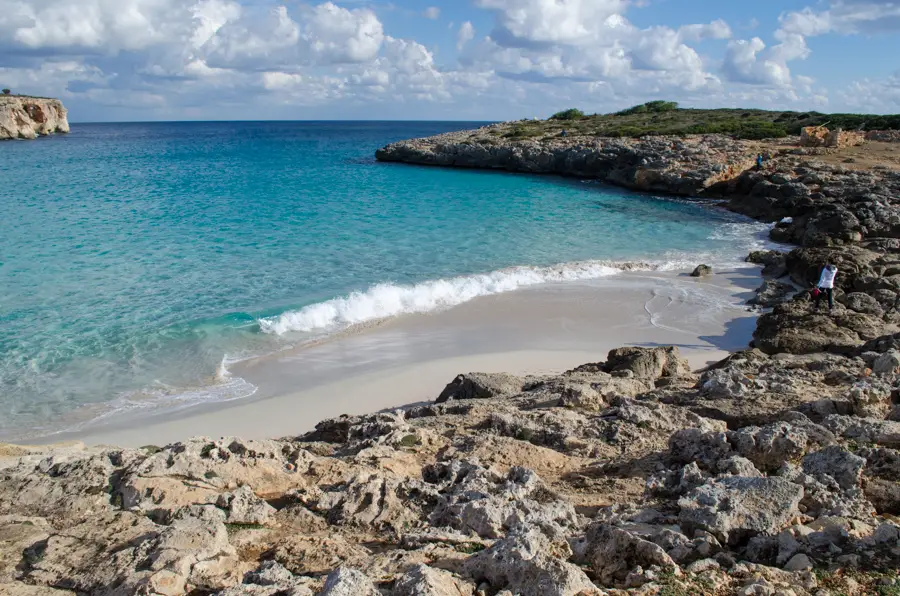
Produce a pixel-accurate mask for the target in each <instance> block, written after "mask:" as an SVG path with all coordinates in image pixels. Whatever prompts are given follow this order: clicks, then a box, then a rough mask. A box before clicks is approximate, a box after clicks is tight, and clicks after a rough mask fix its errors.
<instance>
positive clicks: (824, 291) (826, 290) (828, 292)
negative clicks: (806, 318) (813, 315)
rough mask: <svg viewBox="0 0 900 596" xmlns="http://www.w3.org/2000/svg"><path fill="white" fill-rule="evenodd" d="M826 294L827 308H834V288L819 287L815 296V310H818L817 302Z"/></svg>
mask: <svg viewBox="0 0 900 596" xmlns="http://www.w3.org/2000/svg"><path fill="white" fill-rule="evenodd" d="M826 295H827V296H828V308H829V310H830V309H832V308H834V290H833V289H832V288H819V295H818V296H816V310H819V304H820V303H821V302H822V298H824V297H825V296H826Z"/></svg>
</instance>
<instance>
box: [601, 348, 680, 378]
mask: <svg viewBox="0 0 900 596" xmlns="http://www.w3.org/2000/svg"><path fill="white" fill-rule="evenodd" d="M606 367H607V371H608V372H618V371H623V370H630V371H632V372H633V373H634V375H635V376H636V377H638V378H647V379H652V380H656V379H660V378H669V377H681V376H685V375H689V374H690V372H691V367H690V364H688V362H687V360H686V359H684V358H682V357H681V352H679V350H678V348H677V347H674V346H668V347H661V348H617V349H615V350H611V351H610V352H609V355H608V356H607V359H606Z"/></svg>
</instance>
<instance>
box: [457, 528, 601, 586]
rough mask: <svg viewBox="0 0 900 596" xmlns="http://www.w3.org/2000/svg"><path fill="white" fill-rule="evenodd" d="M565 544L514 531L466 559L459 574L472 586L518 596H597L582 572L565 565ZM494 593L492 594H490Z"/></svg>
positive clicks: (568, 552) (535, 532) (567, 552)
mask: <svg viewBox="0 0 900 596" xmlns="http://www.w3.org/2000/svg"><path fill="white" fill-rule="evenodd" d="M571 555H572V552H571V550H570V549H569V547H568V545H567V544H564V543H561V544H560V543H551V542H550V540H549V539H548V538H547V537H546V536H545V535H544V534H542V533H541V532H540V531H538V530H536V529H528V530H524V531H521V532H515V533H513V534H510V535H508V536H506V537H505V538H502V539H500V540H498V541H497V542H495V543H494V545H493V546H491V547H490V548H488V549H486V550H483V551H481V552H480V553H478V554H476V555H473V556H472V557H469V558H468V559H467V560H466V561H465V562H464V563H463V565H462V573H463V574H464V575H466V576H468V577H470V578H472V579H473V580H474V581H475V583H476V584H480V583H481V582H482V581H486V582H488V583H489V584H490V586H491V588H492V589H493V590H494V591H499V590H503V589H506V590H509V591H510V592H512V593H513V594H518V595H519V596H599V590H597V588H596V586H594V584H593V583H592V582H591V580H590V579H588V577H587V575H585V573H584V571H582V570H581V569H579V568H578V567H577V566H576V565H573V564H571V563H568V562H567V559H568V558H569V557H570V556H571ZM493 593H496V592H493Z"/></svg>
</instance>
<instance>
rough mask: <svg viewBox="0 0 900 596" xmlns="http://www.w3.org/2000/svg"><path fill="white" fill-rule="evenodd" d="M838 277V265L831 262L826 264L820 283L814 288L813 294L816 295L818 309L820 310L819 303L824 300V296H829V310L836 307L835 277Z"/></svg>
mask: <svg viewBox="0 0 900 596" xmlns="http://www.w3.org/2000/svg"><path fill="white" fill-rule="evenodd" d="M835 277H837V267H835V266H834V265H831V264H827V265H825V267H824V268H823V269H822V275H821V276H819V283H817V284H816V287H815V289H814V290H813V296H815V297H816V310H819V304H820V303H821V302H822V297H823V296H828V310H831V309H832V308H834V278H835Z"/></svg>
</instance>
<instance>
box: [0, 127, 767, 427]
mask: <svg viewBox="0 0 900 596" xmlns="http://www.w3.org/2000/svg"><path fill="white" fill-rule="evenodd" d="M472 126H473V125H472V124H467V123H458V122H457V123H346V122H345V123H334V122H332V123H325V122H321V123H303V122H290V123H286V122H282V123H189V124H185V123H177V124H176V123H158V124H113V125H106V124H104V125H88V124H83V125H75V126H73V133H72V134H71V135H68V136H57V137H52V138H47V139H41V140H38V141H34V142H8V143H4V144H0V177H2V179H3V180H4V181H5V182H6V183H5V184H3V185H2V186H0V204H2V207H3V212H4V215H3V218H2V220H0V436H13V435H15V436H36V435H40V434H46V433H47V432H51V431H56V430H61V429H63V428H69V427H71V426H72V425H74V424H79V423H82V422H84V420H86V419H89V418H92V417H98V416H99V417H102V416H108V415H110V414H112V413H114V412H115V410H116V409H117V408H119V407H120V406H121V405H122V403H125V402H127V403H129V404H131V405H132V406H133V405H134V404H148V403H153V402H154V401H155V400H156V401H158V400H172V401H173V403H174V402H181V403H188V402H190V403H193V402H194V401H197V402H199V401H208V400H224V399H239V398H242V397H246V396H248V395H250V394H251V393H252V391H253V388H252V387H250V386H248V385H247V384H246V383H244V382H242V381H241V380H240V379H233V378H229V377H228V375H227V374H226V372H225V367H224V366H223V365H227V364H228V362H230V361H233V360H236V359H240V358H245V357H249V356H252V355H255V354H262V353H267V352H271V351H273V350H276V349H279V348H281V347H283V346H285V345H291V344H293V345H296V344H297V343H301V342H304V341H309V340H310V339H312V338H321V337H323V336H326V335H328V334H330V333H334V332H335V331H337V330H340V329H342V328H345V327H347V326H348V325H352V324H359V323H366V322H369V321H372V320H376V319H379V318H383V317H388V316H395V315H400V314H403V313H407V312H424V311H428V310H431V309H435V308H445V307H448V306H452V305H454V304H459V303H461V302H463V301H465V300H468V299H471V298H473V297H475V296H479V295H483V294H488V293H496V292H502V291H510V290H513V289H515V288H517V287H522V286H524V285H531V284H535V283H542V282H544V281H557V280H565V279H570V278H585V277H600V276H604V275H611V274H614V273H615V271H616V269H615V267H614V266H613V265H614V264H613V263H610V262H624V261H638V260H641V261H653V262H654V263H656V264H659V265H662V266H665V267H670V268H672V267H676V268H677V267H687V266H689V265H690V264H694V263H696V262H697V261H699V260H705V261H713V262H719V263H730V262H734V261H738V260H740V258H741V257H742V256H744V255H745V254H746V251H747V250H748V248H749V247H751V246H752V245H754V244H755V243H757V242H758V237H759V232H760V227H759V226H758V225H756V224H750V223H747V222H746V220H743V219H741V218H739V217H737V216H734V215H731V214H728V213H726V212H724V211H721V210H718V209H715V208H711V207H709V206H704V205H700V204H696V203H691V202H686V201H676V200H665V199H662V198H654V197H650V196H644V195H639V194H633V193H627V192H624V191H620V190H617V189H614V188H609V187H605V186H603V185H599V184H595V183H587V182H584V181H579V180H568V179H561V178H554V177H536V176H523V175H510V174H504V173H497V172H479V171H461V170H444V169H435V168H421V167H410V166H403V165H398V164H379V163H376V162H375V161H374V159H373V155H374V151H375V149H376V148H378V147H380V146H382V145H384V144H386V143H388V142H391V141H394V140H398V139H403V138H409V137H414V136H425V135H431V134H435V133H438V132H444V131H448V130H454V129H462V128H470V127H472ZM598 261H602V262H598ZM607 261H608V262H607ZM551 266H552V267H551ZM541 267H545V268H541ZM547 267H549V268H547ZM509 268H513V269H509ZM479 274H480V275H479ZM460 276H462V277H460Z"/></svg>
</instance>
